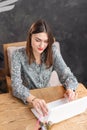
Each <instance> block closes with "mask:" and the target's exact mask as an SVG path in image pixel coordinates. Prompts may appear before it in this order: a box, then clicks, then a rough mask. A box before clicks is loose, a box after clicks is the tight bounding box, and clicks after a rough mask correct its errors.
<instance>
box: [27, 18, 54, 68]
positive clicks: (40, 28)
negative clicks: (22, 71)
mask: <svg viewBox="0 0 87 130" xmlns="http://www.w3.org/2000/svg"><path fill="white" fill-rule="evenodd" d="M41 32H45V33H47V36H48V46H47V48H46V49H45V50H44V53H45V61H44V63H45V64H46V66H47V67H48V68H49V67H50V66H51V65H52V64H53V57H52V44H53V42H54V38H53V34H52V32H51V29H50V27H49V26H48V24H47V22H46V21H45V20H42V19H41V20H38V21H36V22H35V23H33V24H32V25H31V27H30V29H29V31H28V37H27V46H26V53H27V55H28V58H29V64H31V63H32V62H34V61H35V57H34V55H33V50H32V46H31V37H32V34H36V33H41Z"/></svg>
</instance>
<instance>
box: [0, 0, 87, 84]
mask: <svg viewBox="0 0 87 130" xmlns="http://www.w3.org/2000/svg"><path fill="white" fill-rule="evenodd" d="M14 4H15V7H14V8H13V10H10V11H6V12H1V13H0V44H3V43H8V42H9V43H10V42H16V41H24V40H26V36H27V30H28V27H29V26H30V25H31V23H32V22H33V21H35V20H37V19H38V18H44V19H46V20H47V21H48V22H49V24H50V25H51V28H52V30H53V33H54V36H55V37H56V39H57V40H58V41H59V42H60V46H61V53H62V55H63V58H64V60H65V61H66V63H67V65H68V66H69V67H70V68H71V70H72V72H73V73H74V74H75V75H76V77H77V79H78V80H79V82H82V83H84V84H85V85H87V58H86V55H87V54H86V53H87V52H86V50H87V0H18V1H16V2H15V3H14ZM0 52H1V53H2V54H3V51H2V47H1V46H0ZM0 56H1V55H0ZM1 58H3V57H1ZM0 62H1V63H2V60H1V61H0Z"/></svg>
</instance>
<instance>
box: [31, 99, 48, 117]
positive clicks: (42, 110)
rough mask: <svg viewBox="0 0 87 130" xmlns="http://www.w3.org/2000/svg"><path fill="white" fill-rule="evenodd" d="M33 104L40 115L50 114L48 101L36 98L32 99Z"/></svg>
mask: <svg viewBox="0 0 87 130" xmlns="http://www.w3.org/2000/svg"><path fill="white" fill-rule="evenodd" d="M32 104H33V107H34V108H35V109H36V111H37V112H38V113H39V114H40V116H47V115H48V108H47V105H46V102H45V101H44V100H43V99H39V98H34V100H32Z"/></svg>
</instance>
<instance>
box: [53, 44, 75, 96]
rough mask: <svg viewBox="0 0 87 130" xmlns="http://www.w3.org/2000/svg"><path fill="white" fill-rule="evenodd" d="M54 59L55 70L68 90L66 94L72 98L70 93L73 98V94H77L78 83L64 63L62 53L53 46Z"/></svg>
mask: <svg viewBox="0 0 87 130" xmlns="http://www.w3.org/2000/svg"><path fill="white" fill-rule="evenodd" d="M53 58H54V63H53V67H54V70H55V71H56V72H57V74H58V76H59V80H60V82H61V83H62V84H63V86H64V87H65V89H66V90H67V92H66V94H67V95H69V96H70V93H72V94H71V96H72V97H73V94H74V93H75V92H74V91H75V90H76V88H77V86H78V81H77V79H76V77H75V76H74V75H73V73H72V72H71V70H70V68H69V67H68V66H67V65H66V63H65V62H64V60H63V58H62V56H61V53H60V52H59V51H58V49H57V48H56V47H55V45H54V46H53ZM74 95H75V94H74Z"/></svg>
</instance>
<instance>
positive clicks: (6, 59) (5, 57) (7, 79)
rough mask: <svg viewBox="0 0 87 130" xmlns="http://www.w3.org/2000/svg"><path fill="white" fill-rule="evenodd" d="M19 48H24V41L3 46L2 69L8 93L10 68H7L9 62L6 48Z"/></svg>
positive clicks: (9, 89) (9, 88)
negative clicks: (3, 68) (3, 69)
mask: <svg viewBox="0 0 87 130" xmlns="http://www.w3.org/2000/svg"><path fill="white" fill-rule="evenodd" d="M21 46H26V41H23V42H15V43H7V44H3V50H4V63H5V65H4V67H5V74H6V83H7V88H8V92H11V77H10V68H9V62H8V61H9V57H8V53H7V48H8V47H21Z"/></svg>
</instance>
